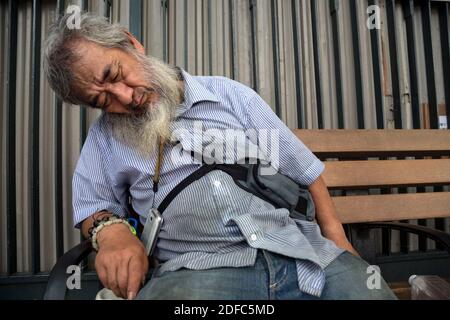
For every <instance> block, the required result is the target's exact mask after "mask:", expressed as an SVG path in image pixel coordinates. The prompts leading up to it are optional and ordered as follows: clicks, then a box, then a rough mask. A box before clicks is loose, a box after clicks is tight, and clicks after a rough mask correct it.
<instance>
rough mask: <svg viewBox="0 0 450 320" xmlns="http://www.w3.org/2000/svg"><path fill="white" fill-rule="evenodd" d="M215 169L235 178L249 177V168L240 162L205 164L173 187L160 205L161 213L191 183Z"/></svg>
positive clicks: (243, 178)
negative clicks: (239, 163)
mask: <svg viewBox="0 0 450 320" xmlns="http://www.w3.org/2000/svg"><path fill="white" fill-rule="evenodd" d="M214 170H222V171H225V172H226V173H228V174H229V175H231V176H232V177H233V179H238V180H245V179H246V177H247V168H245V167H243V166H240V165H238V164H210V165H208V164H204V165H202V166H201V167H200V168H199V169H198V170H196V171H194V172H193V173H192V174H190V175H189V176H187V177H186V178H184V179H183V180H182V181H181V182H180V183H179V184H177V185H176V186H175V188H173V189H172V190H171V191H170V192H169V194H168V195H167V196H166V197H165V198H164V200H163V201H162V202H161V204H160V205H159V206H158V211H159V213H161V214H162V213H163V212H164V211H165V210H166V209H167V207H168V206H169V204H170V203H171V202H172V201H173V199H175V197H176V196H177V195H178V194H179V193H180V192H181V191H183V190H184V189H185V188H186V187H187V186H189V185H190V184H191V183H193V182H195V181H197V180H199V179H200V178H202V177H204V176H205V175H207V174H208V173H210V172H211V171H214Z"/></svg>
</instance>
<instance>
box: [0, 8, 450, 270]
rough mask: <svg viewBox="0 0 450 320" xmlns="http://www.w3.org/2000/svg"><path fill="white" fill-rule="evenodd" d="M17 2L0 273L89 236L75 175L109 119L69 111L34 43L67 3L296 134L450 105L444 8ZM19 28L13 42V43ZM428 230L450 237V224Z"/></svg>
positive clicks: (4, 67)
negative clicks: (248, 95) (92, 132)
mask: <svg viewBox="0 0 450 320" xmlns="http://www.w3.org/2000/svg"><path fill="white" fill-rule="evenodd" d="M10 2H12V3H14V5H17V17H15V13H14V11H11V10H10V5H9V4H8V1H2V2H1V4H0V45H1V47H0V48H1V49H0V87H1V97H2V99H1V106H2V108H1V113H0V118H1V123H0V131H1V137H2V140H1V148H0V152H1V156H0V161H1V162H0V164H1V175H2V180H1V184H0V201H1V203H0V208H1V210H0V239H1V246H0V250H1V251H0V259H1V261H0V273H7V272H8V271H9V272H12V273H15V272H33V271H34V272H39V271H47V270H49V269H50V268H51V266H52V265H53V263H54V262H55V260H56V258H57V256H59V255H61V253H62V252H64V251H66V250H67V249H69V248H70V247H71V246H73V245H74V244H76V243H78V242H79V239H80V235H79V232H78V231H76V230H74V229H73V226H72V205H71V201H72V199H71V198H72V196H71V180H72V173H73V170H74V168H75V165H76V161H77V159H78V156H79V152H80V149H81V147H82V143H83V141H84V139H85V137H86V134H87V130H88V128H89V126H90V125H91V124H92V122H93V121H94V120H95V119H96V118H97V117H98V115H99V111H97V110H90V109H81V108H80V107H79V106H70V105H67V104H61V102H60V101H58V100H57V99H56V97H55V96H54V94H53V92H52V91H51V89H50V88H49V86H48V84H47V82H46V81H45V77H44V75H43V72H42V70H40V68H39V66H40V65H42V64H41V63H40V60H39V59H40V57H38V56H37V54H38V52H36V50H37V47H36V45H33V40H34V41H35V44H36V41H38V42H39V43H42V41H43V40H44V39H45V35H46V30H47V27H48V25H49V24H50V22H51V20H52V19H54V17H55V16H56V13H57V11H58V10H60V9H62V10H64V8H65V7H67V6H68V5H70V4H75V5H79V6H80V7H85V8H86V9H87V10H89V11H91V12H94V13H97V14H100V15H105V16H109V17H110V20H111V21H112V22H114V23H121V24H123V25H125V26H126V27H128V28H129V29H130V30H131V31H132V32H133V33H134V34H135V35H136V36H137V37H138V38H141V39H142V42H143V44H144V46H145V47H146V50H147V53H148V54H151V55H153V56H156V57H158V58H160V59H162V60H164V61H167V62H169V63H171V64H176V65H178V66H180V67H183V68H184V69H186V70H187V71H188V72H191V73H193V74H198V75H219V76H227V77H230V78H233V79H235V80H237V81H240V82H242V83H244V84H246V85H248V86H250V87H252V88H254V89H255V90H257V91H258V92H259V93H260V94H261V96H262V97H263V98H264V99H265V100H266V101H267V102H268V103H269V104H270V105H271V107H272V108H273V110H274V111H275V112H277V114H278V115H279V116H280V118H281V119H282V120H283V121H284V122H285V123H286V124H287V125H288V126H289V127H290V128H297V127H301V128H319V127H320V128H346V129H354V128H358V127H359V128H367V129H372V128H404V129H411V128H429V127H437V126H438V122H437V121H438V119H439V116H445V115H446V111H447V112H448V110H450V107H449V106H450V101H449V99H450V89H449V88H450V78H449V74H450V70H449V68H450V56H449V51H450V48H449V40H448V37H449V22H448V21H449V10H450V9H449V4H448V2H445V1H431V2H427V1H412V0H411V1H395V0H358V1H354V0H302V1H299V0H292V1H288V0H147V1H142V0H110V1H106V0H88V1H86V0H84V1H83V0H77V1H75V0H72V1H69V0H66V1H56V0H55V1H31V0H22V1H18V2H15V1H10ZM33 3H35V5H34V6H33ZM37 3H40V9H39V8H38V10H35V11H33V10H34V9H33V8H36V4H37ZM57 4H58V7H57ZM369 5H378V6H379V8H380V13H381V29H380V30H369V29H368V28H367V27H366V20H367V18H368V14H367V12H366V10H367V7H368V6H369ZM61 6H62V7H61ZM13 9H14V8H13ZM36 14H38V16H36ZM11 17H13V18H15V21H14V23H15V24H12V23H11V21H10V19H11ZM39 20H40V21H39ZM14 25H16V26H17V27H16V28H17V32H13V33H14V34H16V35H17V46H15V45H14V42H12V41H9V37H10V32H11V30H13V31H14V29H11V27H13V28H14ZM39 26H40V28H39ZM39 33H40V38H41V39H39V37H38V36H39ZM33 35H34V37H33ZM10 53H14V57H11V56H10ZM11 62H12V65H11ZM33 66H35V68H34V69H33ZM9 68H17V70H16V71H15V72H14V74H12V75H11V74H8V70H11V69H9ZM9 79H12V80H13V83H9V85H8V80H9ZM8 90H9V91H8ZM11 90H12V91H11ZM11 112H12V113H11ZM447 116H448V117H449V116H450V114H449V115H447ZM9 120H11V121H13V122H12V123H11V122H10V121H9ZM32 128H35V130H33V129H32ZM8 130H9V131H8ZM30 130H31V131H30ZM9 160H12V163H11V162H10V161H9ZM11 169H12V172H11ZM30 183H31V184H30ZM9 186H11V188H9V189H8V187H9ZM444 189H445V190H448V187H444ZM429 190H430V189H427V191H429ZM436 190H439V189H435V191H436ZM394 191H395V192H407V191H409V192H416V190H415V189H414V188H408V190H394ZM371 192H374V193H377V192H391V190H387V191H386V190H372V191H371ZM33 219H34V220H33ZM33 221H34V223H33ZM412 222H416V221H412ZM422 223H425V224H427V225H429V226H436V227H437V228H440V229H444V230H446V231H450V222H449V219H445V220H436V221H435V220H428V221H426V222H422ZM56 229H58V232H57V231H56ZM32 231H33V232H32ZM33 237H35V238H36V239H34V240H33ZM382 238H383V240H384V242H385V245H384V246H383V247H381V248H380V250H382V251H383V252H384V251H386V250H388V249H389V250H388V251H392V252H396V251H400V250H401V249H402V246H403V247H405V248H404V249H402V251H408V250H417V249H418V248H419V247H420V248H426V249H432V248H433V245H432V244H431V243H429V242H426V243H424V242H423V241H422V242H421V241H420V240H418V239H417V238H414V237H406V236H405V235H403V234H399V233H396V232H392V233H390V234H389V235H387V234H384V235H383V237H382ZM8 239H9V240H8ZM387 240H389V242H387ZM386 243H387V245H386ZM7 244H8V246H9V250H7ZM37 244H39V246H37ZM16 253H17V254H16ZM8 256H9V257H10V259H8V258H7V257H8ZM33 263H34V265H33Z"/></svg>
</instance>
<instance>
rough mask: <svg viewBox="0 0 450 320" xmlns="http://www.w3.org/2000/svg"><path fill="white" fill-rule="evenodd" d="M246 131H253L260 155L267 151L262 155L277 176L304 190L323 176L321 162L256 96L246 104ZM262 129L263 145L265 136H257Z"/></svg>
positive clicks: (257, 95)
mask: <svg viewBox="0 0 450 320" xmlns="http://www.w3.org/2000/svg"><path fill="white" fill-rule="evenodd" d="M245 127H246V130H248V129H254V130H255V131H256V135H257V137H258V139H257V142H256V143H257V144H258V147H259V148H260V149H262V150H263V152H264V151H266V152H264V153H265V155H266V156H267V157H268V158H269V160H270V161H271V163H272V164H273V166H274V167H275V168H276V169H278V170H279V172H280V173H282V174H285V175H287V176H289V177H290V178H292V179H293V180H295V181H296V182H297V183H299V184H301V185H304V186H309V185H311V184H312V183H313V182H314V181H315V180H316V179H317V178H318V177H319V176H320V175H321V174H322V172H323V170H324V168H325V166H324V164H323V163H322V161H320V160H319V159H318V158H317V157H316V156H315V155H314V154H313V153H312V152H311V150H309V149H308V147H306V146H305V145H304V144H303V143H302V142H301V141H300V139H298V137H297V136H296V135H295V134H294V133H293V132H292V131H291V130H290V129H289V128H288V127H287V126H286V125H285V124H284V123H283V122H282V121H281V120H280V118H278V116H277V115H276V114H275V113H274V112H273V111H272V109H271V108H270V106H269V105H268V104H267V103H266V102H265V101H264V100H263V99H262V98H261V97H260V96H259V94H257V93H255V94H254V95H253V96H252V98H251V99H250V100H249V102H248V104H247V110H246V125H245ZM262 129H263V131H266V132H267V136H266V137H267V138H266V139H264V141H262V140H261V139H260V137H261V136H264V135H261V134H260V131H261V130H262ZM253 142H254V141H253ZM267 142H269V143H267ZM262 143H264V145H262Z"/></svg>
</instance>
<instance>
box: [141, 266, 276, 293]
mask: <svg viewBox="0 0 450 320" xmlns="http://www.w3.org/2000/svg"><path fill="white" fill-rule="evenodd" d="M267 282H268V279H267V273H266V272H264V270H262V268H260V267H258V264H257V265H256V266H254V267H241V268H216V269H208V270H189V269H181V270H178V271H172V272H165V273H163V274H162V275H161V276H158V277H153V278H152V279H151V280H150V281H149V282H148V283H147V285H146V286H145V287H144V288H142V290H141V291H140V292H139V294H138V296H137V299H140V300H158V299H172V300H190V299H192V300H242V299H244V300H260V299H268V288H267Z"/></svg>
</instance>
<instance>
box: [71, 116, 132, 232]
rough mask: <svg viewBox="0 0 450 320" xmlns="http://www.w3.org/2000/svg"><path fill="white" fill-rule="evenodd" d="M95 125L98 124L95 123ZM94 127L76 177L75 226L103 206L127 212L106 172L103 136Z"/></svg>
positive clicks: (84, 149) (79, 225) (114, 210)
mask: <svg viewBox="0 0 450 320" xmlns="http://www.w3.org/2000/svg"><path fill="white" fill-rule="evenodd" d="M94 126H95V125H94ZM98 135H99V134H98V133H97V132H96V131H95V130H93V129H92V128H91V129H90V130H89V134H88V136H87V138H86V141H85V143H84V146H83V149H82V151H81V155H80V158H79V160H78V162H77V165H76V168H75V172H74V175H73V180H72V203H73V213H74V215H73V223H74V226H75V228H80V227H81V222H82V221H83V220H84V219H86V218H88V217H89V216H91V215H93V214H94V213H96V212H98V211H102V210H107V211H109V212H112V213H114V214H117V215H119V216H123V215H124V214H125V212H126V211H125V208H123V206H122V205H121V204H120V202H119V201H118V199H117V198H116V196H115V195H114V191H113V188H112V183H111V179H110V178H109V177H108V175H107V173H106V165H105V161H106V159H105V157H106V156H105V153H104V152H102V151H101V143H100V141H101V139H100V137H98Z"/></svg>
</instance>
